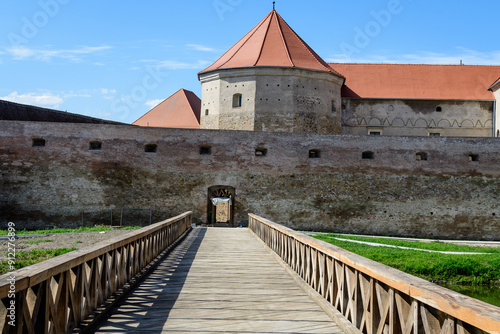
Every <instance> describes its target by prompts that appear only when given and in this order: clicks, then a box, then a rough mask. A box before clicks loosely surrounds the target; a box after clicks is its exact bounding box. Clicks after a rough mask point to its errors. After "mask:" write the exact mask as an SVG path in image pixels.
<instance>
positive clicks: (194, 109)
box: [132, 89, 201, 129]
mask: <svg viewBox="0 0 500 334" xmlns="http://www.w3.org/2000/svg"><path fill="white" fill-rule="evenodd" d="M200 112H201V100H200V99H199V98H198V96H196V94H195V93H193V92H191V91H189V90H185V89H180V90H179V91H177V92H176V93H175V94H174V95H172V96H170V97H169V98H168V99H166V100H164V101H163V102H162V103H160V104H159V105H157V106H156V107H154V108H153V109H151V110H150V111H148V112H147V113H146V114H144V115H143V116H142V117H141V118H139V119H138V120H137V121H135V122H134V123H132V124H134V125H139V126H152V127H160V128H184V129H199V128H200Z"/></svg>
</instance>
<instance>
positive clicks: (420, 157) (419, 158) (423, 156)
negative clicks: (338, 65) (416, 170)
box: [417, 152, 427, 161]
mask: <svg viewBox="0 0 500 334" xmlns="http://www.w3.org/2000/svg"><path fill="white" fill-rule="evenodd" d="M417 161H427V153H425V152H418V153H417Z"/></svg>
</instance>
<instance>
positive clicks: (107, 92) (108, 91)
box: [101, 88, 116, 95]
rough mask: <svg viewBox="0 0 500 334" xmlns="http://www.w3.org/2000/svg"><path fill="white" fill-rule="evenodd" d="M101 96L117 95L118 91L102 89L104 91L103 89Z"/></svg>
mask: <svg viewBox="0 0 500 334" xmlns="http://www.w3.org/2000/svg"><path fill="white" fill-rule="evenodd" d="M101 94H102V95H108V94H116V89H107V88H102V89H101Z"/></svg>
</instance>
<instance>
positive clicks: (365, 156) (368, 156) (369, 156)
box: [361, 151, 375, 160]
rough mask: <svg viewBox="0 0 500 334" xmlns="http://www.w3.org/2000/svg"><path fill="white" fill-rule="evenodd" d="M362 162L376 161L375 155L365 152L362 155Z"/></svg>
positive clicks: (371, 152)
mask: <svg viewBox="0 0 500 334" xmlns="http://www.w3.org/2000/svg"><path fill="white" fill-rule="evenodd" d="M361 159H362V160H375V153H374V152H373V151H364V152H363V153H361Z"/></svg>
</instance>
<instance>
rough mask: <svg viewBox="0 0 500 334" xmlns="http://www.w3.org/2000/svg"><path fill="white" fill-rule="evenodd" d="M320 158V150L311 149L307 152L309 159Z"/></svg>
mask: <svg viewBox="0 0 500 334" xmlns="http://www.w3.org/2000/svg"><path fill="white" fill-rule="evenodd" d="M320 158H321V150H318V149H312V150H309V159H320Z"/></svg>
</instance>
